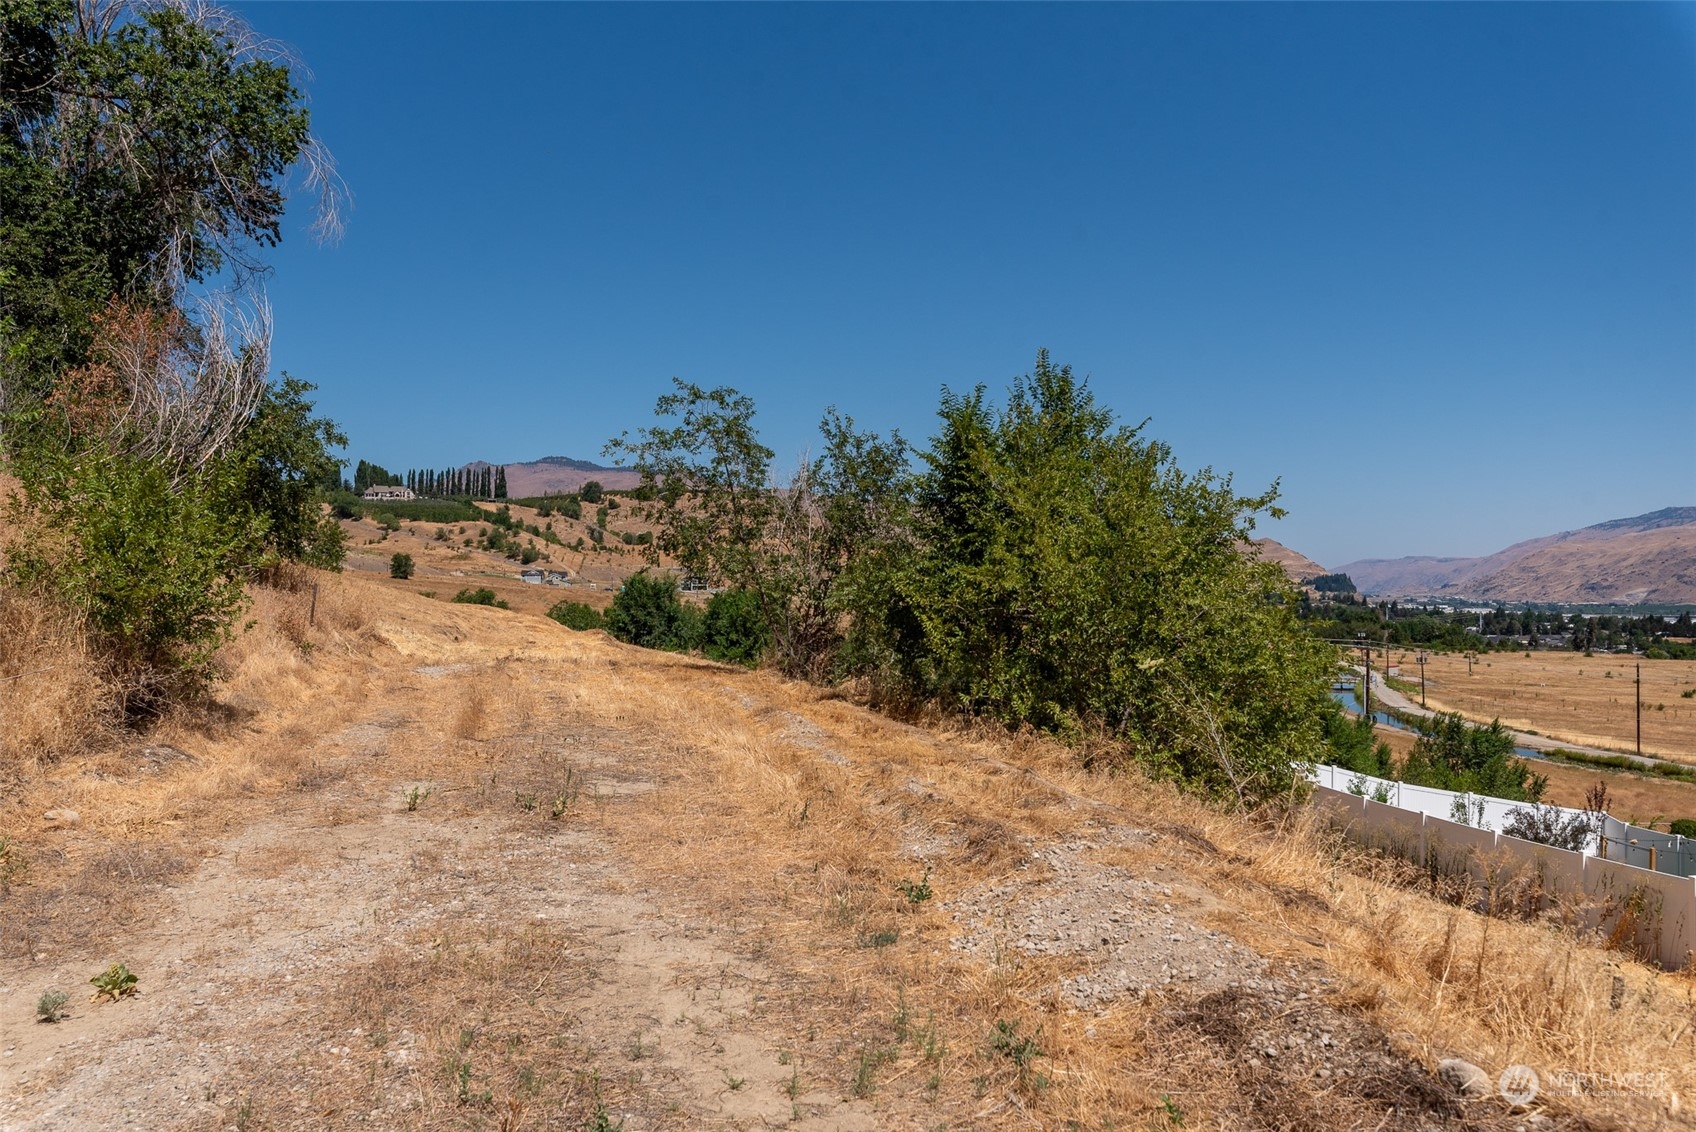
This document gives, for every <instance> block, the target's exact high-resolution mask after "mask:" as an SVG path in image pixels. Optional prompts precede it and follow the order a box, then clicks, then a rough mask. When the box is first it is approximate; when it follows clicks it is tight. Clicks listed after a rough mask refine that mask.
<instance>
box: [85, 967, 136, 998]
mask: <svg viewBox="0 0 1696 1132" xmlns="http://www.w3.org/2000/svg"><path fill="white" fill-rule="evenodd" d="M88 981H89V982H90V983H92V984H94V996H93V997H92V998H90V999H89V1000H88V1001H90V1002H99V1001H100V1000H101V999H103V998H107V997H110V998H111V999H112V1001H113V1002H117V1001H118V1000H119V999H120V998H123V997H124V996H125V995H129V994H134V993H135V984H136V977H135V976H134V975H132V974H130V969H129V968H128V967H126V966H124V965H123V964H122V963H114V964H112V965H111V966H110V967H108V968H106V969H105V970H104V971H102V972H100V974H98V975H96V976H94V977H93V978H92V979H90V980H88Z"/></svg>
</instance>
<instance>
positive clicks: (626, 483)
mask: <svg viewBox="0 0 1696 1132" xmlns="http://www.w3.org/2000/svg"><path fill="white" fill-rule="evenodd" d="M487 466H488V465H486V464H484V463H483V462H482V461H478V462H477V463H475V464H472V465H471V467H473V468H482V467H487ZM503 466H504V467H505V468H506V493H507V494H508V495H510V496H512V497H513V498H515V499H521V498H523V497H525V496H527V495H547V494H548V493H549V492H566V491H576V490H578V489H579V488H581V487H582V486H583V485H584V484H586V483H588V482H589V481H590V480H596V481H598V482H599V483H600V485H601V486H602V487H610V488H616V489H618V490H621V491H623V490H628V489H629V488H633V487H635V486H637V485H638V484H639V483H641V482H642V477H641V476H639V475H637V474H636V473H635V472H633V471H631V470H630V469H629V468H609V467H606V466H604V465H602V464H596V463H592V462H591V461H588V460H574V459H572V458H571V457H570V456H543V457H542V458H541V459H540V460H532V461H530V462H529V463H528V464H506V465H503Z"/></svg>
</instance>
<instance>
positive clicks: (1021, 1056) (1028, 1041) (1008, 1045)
mask: <svg viewBox="0 0 1696 1132" xmlns="http://www.w3.org/2000/svg"><path fill="white" fill-rule="evenodd" d="M989 1047H990V1048H991V1049H992V1050H994V1051H995V1052H996V1053H999V1054H1000V1055H1001V1056H1003V1057H1005V1058H1007V1059H1008V1060H1009V1061H1011V1062H1012V1063H1013V1064H1014V1065H1015V1066H1017V1067H1018V1070H1019V1084H1020V1085H1021V1086H1029V1087H1032V1088H1035V1089H1037V1090H1039V1091H1040V1090H1042V1089H1045V1088H1047V1087H1048V1078H1046V1077H1044V1076H1043V1075H1042V1074H1040V1073H1034V1072H1032V1071H1031V1064H1032V1063H1033V1062H1034V1061H1036V1059H1037V1058H1039V1057H1041V1056H1042V1049H1041V1047H1040V1046H1038V1045H1037V1044H1036V1039H1035V1038H1033V1037H1030V1036H1028V1035H1021V1034H1020V1033H1019V1023H1018V1021H1017V1020H1016V1019H1015V1020H1014V1021H1011V1022H1009V1021H1008V1020H1006V1019H1005V1018H1003V1019H998V1020H997V1021H996V1023H995V1032H994V1033H993V1034H991V1035H990V1036H989Z"/></svg>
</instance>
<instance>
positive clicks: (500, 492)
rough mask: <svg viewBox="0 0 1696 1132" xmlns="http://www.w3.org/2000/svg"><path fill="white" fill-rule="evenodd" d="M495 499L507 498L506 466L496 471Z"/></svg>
mask: <svg viewBox="0 0 1696 1132" xmlns="http://www.w3.org/2000/svg"><path fill="white" fill-rule="evenodd" d="M495 498H496V499H505V498H506V466H505V465H504V464H503V465H502V466H501V467H499V468H496V469H495Z"/></svg>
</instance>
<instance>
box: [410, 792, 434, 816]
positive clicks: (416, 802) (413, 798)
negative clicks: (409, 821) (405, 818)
mask: <svg viewBox="0 0 1696 1132" xmlns="http://www.w3.org/2000/svg"><path fill="white" fill-rule="evenodd" d="M432 793H434V791H432V790H431V789H430V788H429V787H428V786H414V787H413V788H412V789H411V790H408V791H407V792H406V812H407V813H409V814H415V813H417V812H418V807H419V806H420V805H422V804H423V802H424V799H426V798H428V797H429V796H430V795H431V794H432Z"/></svg>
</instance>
